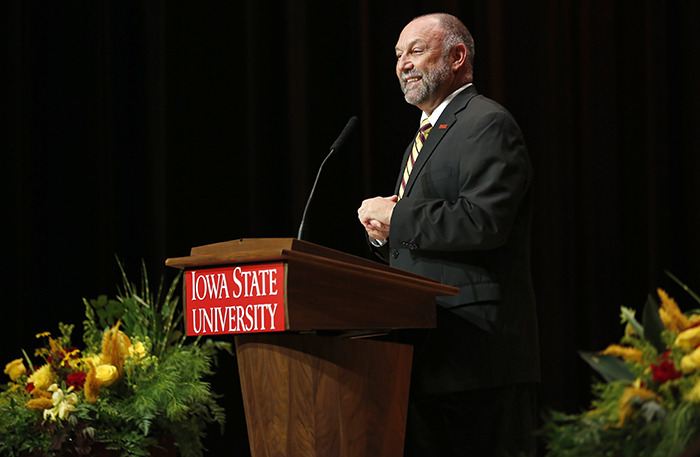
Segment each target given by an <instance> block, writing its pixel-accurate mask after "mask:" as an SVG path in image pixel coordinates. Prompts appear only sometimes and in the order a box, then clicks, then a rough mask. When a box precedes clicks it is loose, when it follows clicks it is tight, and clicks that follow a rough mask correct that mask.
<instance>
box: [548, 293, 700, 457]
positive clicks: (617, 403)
mask: <svg viewBox="0 0 700 457" xmlns="http://www.w3.org/2000/svg"><path fill="white" fill-rule="evenodd" d="M677 282H679V284H682V283H680V281H677ZM683 286H684V285H683ZM684 288H685V290H687V287H684ZM693 295H694V294H693ZM659 296H660V298H661V299H662V302H663V306H664V309H665V312H666V315H667V316H680V310H679V309H677V305H676V304H675V302H673V301H672V300H671V299H669V298H668V297H667V296H666V294H665V293H662V292H661V291H660V292H659ZM621 311H622V312H621V317H622V323H623V324H626V326H627V328H626V331H625V335H624V336H623V337H622V338H621V339H620V344H619V345H613V346H611V347H610V348H608V350H606V354H615V355H614V356H613V355H601V354H600V353H581V355H582V357H583V358H584V360H585V361H586V362H587V363H588V364H589V365H590V366H591V367H592V368H593V369H594V370H596V371H597V372H598V374H600V375H601V376H602V378H603V380H604V382H600V381H596V382H594V383H593V384H592V392H593V400H592V402H591V407H590V409H589V410H588V411H584V412H582V413H579V414H565V413H562V412H556V411H553V412H550V413H549V414H548V416H547V417H546V418H545V425H544V427H543V429H542V430H541V434H542V436H543V437H544V438H545V441H546V444H547V453H546V457H590V456H596V457H597V456H604V457H673V456H677V455H678V454H679V453H681V452H682V451H683V450H684V449H685V446H687V444H688V443H689V442H690V441H691V440H692V439H694V438H695V437H697V436H698V435H700V392H699V389H700V365H699V364H698V362H697V361H698V360H700V358H699V357H700V349H699V348H698V346H697V345H698V344H699V343H700V339H698V338H700V336H696V335H698V334H697V329H694V328H693V327H694V326H693V325H692V322H691V321H690V318H689V317H688V316H686V317H683V316H680V318H675V320H673V319H674V318H672V317H668V318H667V319H668V320H669V328H665V323H664V321H662V318H661V315H660V312H659V305H658V304H657V303H656V301H655V300H654V299H653V298H652V297H649V298H648V299H647V301H646V303H645V306H644V311H643V323H640V322H639V321H638V320H637V319H636V317H635V313H634V311H633V310H631V309H628V308H624V307H623V308H622V310H621ZM683 319H685V321H683ZM671 320H672V322H671ZM681 323H682V324H681ZM679 325H682V326H680V327H679ZM679 328H680V330H679ZM679 334H682V338H681V339H678V336H679ZM693 338H695V339H693ZM677 341H682V342H683V343H677ZM688 341H692V343H688ZM618 357H619V358H618ZM681 367H683V370H681Z"/></svg>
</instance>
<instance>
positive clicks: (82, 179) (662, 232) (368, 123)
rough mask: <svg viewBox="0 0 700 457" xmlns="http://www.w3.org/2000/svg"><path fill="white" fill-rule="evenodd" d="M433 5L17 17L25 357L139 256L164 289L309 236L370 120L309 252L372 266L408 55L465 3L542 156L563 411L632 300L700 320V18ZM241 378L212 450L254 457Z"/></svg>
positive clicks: (545, 247) (154, 5)
mask: <svg viewBox="0 0 700 457" xmlns="http://www.w3.org/2000/svg"><path fill="white" fill-rule="evenodd" d="M426 3H427V2H417V1H404V2H375V1H369V0H357V1H346V2H320V1H319V2H303V1H292V0H288V1H286V2H283V1H278V2H275V1H269V0H254V1H252V0H249V1H227V2H224V1H202V2H188V1H168V2H166V1H165V0H154V1H145V0H144V1H140V2H135V1H128V2H124V1H107V0H90V1H62V2H56V1H29V0H27V1H7V2H2V3H0V18H1V19H0V21H1V25H2V42H3V45H4V46H3V48H2V49H4V54H3V55H2V60H1V66H2V69H1V70H0V77H1V78H2V80H1V81H0V82H1V84H0V87H1V89H0V90H1V92H0V93H1V94H2V97H3V98H2V113H3V114H4V117H3V119H4V121H3V122H2V130H1V131H2V143H1V144H0V145H1V147H2V162H1V165H0V169H1V170H2V171H1V173H2V175H1V176H0V177H1V182H2V216H1V217H2V227H3V233H4V234H5V235H4V236H3V241H4V243H3V245H4V248H3V249H2V279H1V283H0V284H1V285H2V302H3V303H2V320H1V322H2V323H1V324H0V325H2V331H1V332H0V335H1V338H2V339H1V341H0V342H1V344H0V348H1V354H2V356H3V357H2V360H3V361H4V362H2V363H6V362H9V361H10V360H12V359H14V358H16V357H18V355H19V354H20V349H21V348H26V349H31V348H33V347H34V344H35V340H34V334H35V333H37V332H40V331H44V330H50V331H54V332H55V331H56V330H57V327H56V325H57V323H58V321H64V322H75V323H77V324H79V323H80V322H81V320H82V317H83V305H82V298H83V297H87V298H92V297H95V296H97V295H98V294H101V293H107V294H110V295H113V294H114V293H116V290H117V285H118V281H119V275H118V273H117V264H116V261H115V255H118V256H119V257H120V258H121V259H122V260H123V261H124V263H125V264H126V267H127V271H128V272H129V274H130V276H132V277H133V278H138V267H139V263H140V261H141V259H144V260H145V262H146V264H147V265H148V267H149V271H150V272H151V276H152V277H154V278H158V277H159V276H160V275H163V274H166V275H171V274H172V272H169V271H167V270H166V268H165V267H164V261H165V259H166V258H167V257H178V256H183V255H187V254H188V252H189V249H190V247H192V246H197V245H202V244H207V243H213V242H218V241H225V240H231V239H236V238H241V237H294V236H296V232H297V227H298V223H299V221H300V218H301V212H302V210H303V206H304V202H305V199H306V196H307V195H308V192H309V190H310V188H311V184H312V182H313V178H314V176H315V173H316V169H317V167H318V165H319V164H320V162H321V160H322V159H323V157H324V156H325V155H326V153H327V151H328V148H329V146H330V144H331V143H332V142H333V140H334V139H335V137H336V136H337V134H338V133H339V132H340V130H341V129H342V128H343V126H344V125H345V123H346V121H347V119H348V118H349V117H350V116H352V115H357V116H359V118H360V125H359V129H358V131H357V132H355V134H354V135H353V137H352V138H351V140H350V141H349V142H348V143H347V144H346V146H345V147H344V148H343V149H342V150H341V151H340V152H339V153H338V154H337V155H336V156H334V157H333V158H332V159H331V160H330V161H329V162H328V163H327V165H326V168H325V170H324V175H323V176H322V177H321V179H320V181H319V184H318V188H317V192H316V197H315V200H314V201H313V204H312V206H311V209H310V214H309V217H308V235H307V239H308V240H309V241H313V242H316V243H319V244H322V245H325V246H329V247H333V248H336V249H340V250H342V251H345V252H349V253H352V254H356V255H359V256H368V252H367V249H366V247H365V245H364V239H363V233H362V229H361V227H360V226H359V224H358V223H357V221H356V218H355V210H356V208H357V207H358V206H359V204H360V202H361V200H362V199H363V198H367V197H371V196H375V195H388V194H390V193H391V192H392V189H393V185H394V182H395V177H396V176H397V173H398V170H399V167H400V164H399V162H400V158H401V155H402V153H403V150H404V147H405V146H406V144H407V143H408V142H409V141H410V138H411V135H412V132H413V131H414V130H415V127H416V123H417V121H418V118H419V113H418V110H417V109H416V108H414V107H411V106H409V105H407V104H406V103H405V102H404V101H403V98H402V96H401V94H400V90H399V88H398V83H397V81H396V77H395V75H394V53H393V46H394V44H395V42H396V39H397V37H398V34H399V33H400V31H401V28H402V27H403V25H405V24H406V23H407V22H408V21H409V20H410V19H411V18H412V17H414V16H416V15H419V14H422V13H426V12H432V11H439V10H442V11H446V12H451V13H454V14H456V15H458V16H459V17H460V18H462V20H463V21H464V22H465V24H466V25H467V26H468V27H469V28H470V30H471V31H472V33H473V35H474V36H475V39H476V48H477V52H476V68H475V71H476V86H477V88H478V89H479V90H480V91H481V92H482V93H484V94H486V95H488V96H490V97H492V98H494V99H496V100H498V101H499V102H501V103H502V104H504V105H505V106H506V107H507V108H508V109H509V110H511V111H512V113H513V114H514V115H515V117H516V119H518V121H519V123H520V125H521V127H522V129H523V131H524V133H525V136H526V139H527V141H528V144H529V148H530V152H531V155H532V160H533V163H534V168H535V173H536V183H535V193H536V208H535V224H534V227H533V237H532V238H533V262H532V263H533V272H534V277H535V287H536V292H537V297H538V306H539V321H540V335H541V345H542V359H543V382H542V385H541V399H540V402H541V405H542V407H543V408H557V409H564V410H567V411H575V410H578V409H580V408H582V407H584V406H586V404H587V402H588V400H589V391H588V388H589V382H590V379H591V377H592V372H591V371H590V370H589V369H588V368H587V367H586V366H585V365H584V364H583V363H582V362H581V361H579V359H578V356H577V351H578V350H596V349H601V348H603V347H604V346H606V345H607V344H608V343H610V342H612V341H613V340H617V339H618V337H619V335H620V332H621V327H620V325H619V319H618V313H619V307H620V305H625V306H629V307H634V308H641V306H642V305H643V303H644V301H645V299H646V296H647V294H649V293H653V292H654V290H655V288H656V287H657V286H661V287H663V288H665V289H666V290H668V291H669V293H670V294H671V295H672V296H675V297H676V298H677V299H678V301H679V302H680V303H681V306H682V307H684V308H685V309H690V308H692V307H694V304H693V303H692V302H691V301H690V299H689V297H688V296H687V295H686V294H685V293H684V292H683V291H682V290H681V289H680V288H678V287H677V286H675V285H674V284H673V283H672V282H671V281H670V280H669V279H668V277H667V276H666V275H665V274H664V270H669V271H671V272H673V273H674V274H676V275H677V276H679V277H680V278H681V279H683V280H684V281H686V282H687V283H688V284H689V285H690V287H691V288H695V290H699V291H700V239H699V237H698V233H699V232H700V220H699V219H698V214H700V195H699V194H698V185H697V180H698V176H700V157H699V154H698V152H700V144H699V142H698V135H697V130H698V128H700V109H699V108H698V106H699V105H700V96H699V94H700V91H699V89H698V81H699V80H700V70H699V68H698V55H700V54H699V53H700V33H698V31H697V24H698V22H700V3H699V2H695V1H685V2H662V1H649V0H647V1H638V0H635V1H602V0H601V1H593V0H579V1H539V2H515V1H514V2H510V1H508V2H506V1H505V0H473V1H456V0H455V1H447V0H445V1H435V2H430V3H431V5H430V9H429V10H428V9H426V7H425V6H423V5H425V4H426ZM513 350H517V348H513ZM221 365H222V366H221V369H220V373H219V375H217V376H216V377H215V378H214V388H215V389H216V390H217V391H219V392H223V393H225V394H226V397H225V399H224V402H225V405H226V406H227V407H228V408H229V424H228V428H227V431H226V434H225V436H224V437H223V438H221V437H219V436H218V432H217V431H216V430H213V431H212V436H211V439H210V440H209V443H210V444H209V446H210V448H211V449H212V454H211V455H222V452H220V451H218V450H221V449H230V450H231V453H232V454H231V453H230V454H231V455H240V456H245V455H246V454H247V444H246V443H245V440H246V436H245V426H244V420H243V418H242V412H241V407H240V394H239V393H238V386H237V382H238V381H237V375H236V370H235V360H234V359H232V358H230V357H224V358H222V360H221Z"/></svg>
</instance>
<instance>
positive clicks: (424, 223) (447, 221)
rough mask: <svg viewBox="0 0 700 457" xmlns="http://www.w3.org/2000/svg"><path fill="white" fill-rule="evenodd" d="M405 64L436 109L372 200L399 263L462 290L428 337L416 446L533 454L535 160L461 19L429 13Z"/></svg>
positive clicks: (408, 84) (370, 219)
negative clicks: (481, 86) (490, 86)
mask: <svg viewBox="0 0 700 457" xmlns="http://www.w3.org/2000/svg"><path fill="white" fill-rule="evenodd" d="M396 59H397V61H396V74H397V76H398V78H399V83H400V85H401V89H402V90H403V92H404V94H405V99H406V101H407V102H408V103H410V104H412V105H415V106H417V107H418V108H420V110H421V111H422V114H421V122H420V126H417V132H416V135H415V138H414V139H413V140H412V141H411V143H410V145H409V146H408V148H407V149H406V152H405V154H404V157H403V160H402V163H401V170H400V176H399V179H398V181H397V184H396V193H395V195H392V196H390V197H376V198H371V199H368V200H365V201H364V202H362V205H361V207H360V208H359V209H358V217H359V219H360V222H361V223H362V224H363V226H364V228H365V230H366V231H367V234H368V236H369V239H370V242H371V244H372V246H373V249H374V250H376V251H377V253H378V254H380V255H381V256H382V257H384V258H385V259H386V260H388V261H389V262H390V264H391V265H392V266H395V267H397V268H401V269H404V270H408V271H411V272H414V273H417V274H420V275H423V276H426V277H430V278H433V279H436V280H439V281H441V282H442V283H444V284H447V285H450V286H455V287H457V288H459V291H460V292H459V294H458V295H456V296H453V297H439V298H438V300H437V302H438V303H437V304H438V307H437V328H436V329H433V330H425V331H408V332H401V333H400V334H399V336H400V338H401V339H402V341H408V340H410V342H411V343H412V344H414V345H415V356H414V357H415V360H414V368H413V370H414V373H413V379H412V385H411V399H410V405H409V417H408V425H407V427H408V430H407V433H406V435H407V438H406V451H405V455H407V456H420V457H426V456H440V457H446V456H467V455H468V456H478V457H485V456H513V457H515V456H532V455H534V453H535V437H534V434H533V432H534V430H535V428H536V399H535V397H536V383H537V382H538V381H539V354H538V341H537V323H536V313H535V303H534V294H533V290H532V283H531V276H530V241H529V237H530V225H531V206H532V190H531V189H532V185H531V180H532V170H531V165H530V160H529V157H528V153H527V149H526V146H525V142H524V140H523V137H522V134H521V132H520V129H519V127H518V125H517V124H516V122H515V120H514V119H513V117H512V116H511V115H510V113H508V111H506V110H505V109H504V108H503V107H502V106H500V105H499V104H498V103H496V102H494V101H492V100H490V99H488V98H486V97H484V96H482V95H480V94H479V93H478V92H477V90H476V88H475V87H474V85H473V83H472V80H473V73H472V70H473V65H474V41H473V39H472V37H471V35H470V33H469V31H468V30H467V28H466V27H465V26H464V25H463V24H462V23H461V22H460V21H459V19H457V18H455V17H453V16H450V15H446V14H433V15H427V16H422V17H419V18H417V19H415V20H413V21H412V22H410V23H409V24H408V25H407V26H406V27H405V28H404V29H403V31H402V32H401V35H400V36H399V39H398V42H397V43H396Z"/></svg>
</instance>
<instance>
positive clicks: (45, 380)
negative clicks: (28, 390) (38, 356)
mask: <svg viewBox="0 0 700 457" xmlns="http://www.w3.org/2000/svg"><path fill="white" fill-rule="evenodd" d="M53 377H54V375H53V372H52V371H51V367H50V366H49V365H44V366H42V367H41V368H39V369H38V370H36V371H35V372H34V373H32V374H31V375H30V376H29V379H28V380H27V382H31V383H34V388H35V389H46V388H47V387H49V386H50V385H51V384H52V383H53Z"/></svg>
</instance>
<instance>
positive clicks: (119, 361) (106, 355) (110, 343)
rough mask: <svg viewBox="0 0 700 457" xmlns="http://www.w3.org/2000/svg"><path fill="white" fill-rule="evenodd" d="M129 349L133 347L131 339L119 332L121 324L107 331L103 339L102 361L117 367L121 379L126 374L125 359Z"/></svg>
mask: <svg viewBox="0 0 700 457" xmlns="http://www.w3.org/2000/svg"><path fill="white" fill-rule="evenodd" d="M129 347H131V339H129V337H128V336H127V335H126V333H124V332H122V331H121V330H119V322H118V323H117V325H115V326H114V327H112V328H111V329H109V330H107V331H106V332H105V334H104V336H103V337H102V354H101V355H102V360H103V361H104V363H105V364H108V365H114V366H115V367H117V371H118V372H119V376H120V377H121V376H122V375H123V373H124V359H125V358H126V354H127V353H128V351H129Z"/></svg>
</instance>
